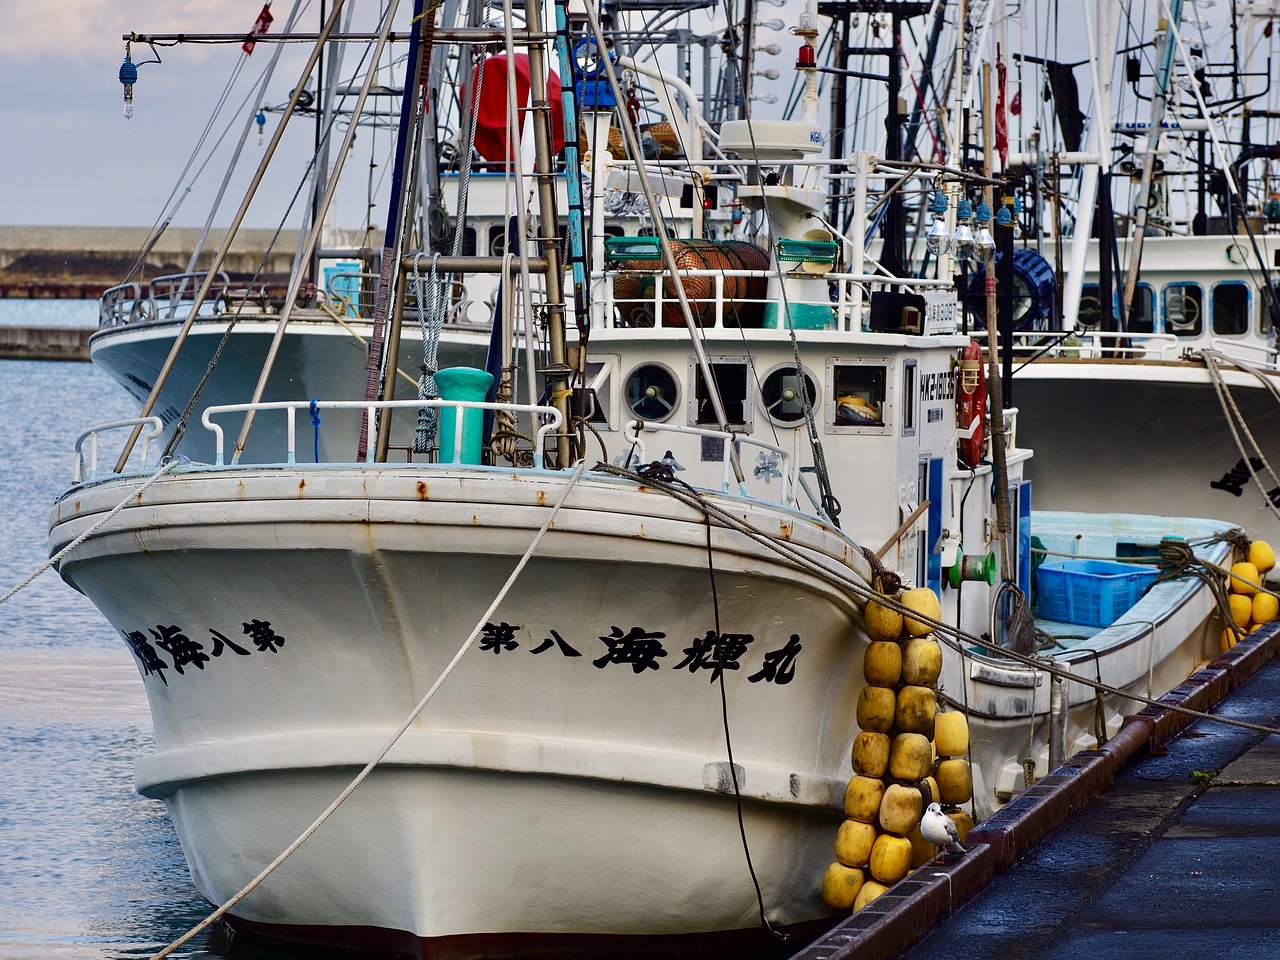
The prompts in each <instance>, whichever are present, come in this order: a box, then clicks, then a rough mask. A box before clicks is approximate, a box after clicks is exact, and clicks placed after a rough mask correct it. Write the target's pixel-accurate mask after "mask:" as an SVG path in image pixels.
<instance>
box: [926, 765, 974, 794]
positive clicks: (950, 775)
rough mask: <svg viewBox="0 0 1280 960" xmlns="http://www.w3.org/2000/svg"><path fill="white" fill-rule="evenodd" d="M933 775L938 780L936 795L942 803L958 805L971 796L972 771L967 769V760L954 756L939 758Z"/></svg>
mask: <svg viewBox="0 0 1280 960" xmlns="http://www.w3.org/2000/svg"><path fill="white" fill-rule="evenodd" d="M933 775H934V778H935V779H936V780H937V781H938V796H939V797H941V798H942V802H943V803H944V804H952V805H954V806H959V805H960V804H962V803H968V802H969V801H970V800H971V799H972V798H973V771H972V770H970V769H969V761H968V760H961V759H959V758H955V757H953V758H952V759H950V760H940V761H939V762H938V769H937V770H936V771H934V774H933Z"/></svg>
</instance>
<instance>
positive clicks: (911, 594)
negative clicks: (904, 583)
mask: <svg viewBox="0 0 1280 960" xmlns="http://www.w3.org/2000/svg"><path fill="white" fill-rule="evenodd" d="M898 599H899V600H900V601H901V602H902V605H903V606H904V607H906V608H907V609H908V610H913V611H914V612H916V613H918V614H921V615H922V616H926V617H930V618H932V619H934V620H941V619H942V604H941V603H939V602H938V595H937V594H936V593H934V592H933V591H932V590H930V589H929V588H928V587H916V588H915V589H913V590H907V591H905V592H904V593H903V594H902V596H900V597H898ZM902 625H903V626H904V627H905V628H906V631H907V633H909V634H911V635H912V636H913V637H923V636H924V635H925V634H929V633H932V632H933V624H931V623H925V622H924V621H923V620H916V619H914V618H912V617H904V618H903V624H902Z"/></svg>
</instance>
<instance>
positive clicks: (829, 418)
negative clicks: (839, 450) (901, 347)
mask: <svg viewBox="0 0 1280 960" xmlns="http://www.w3.org/2000/svg"><path fill="white" fill-rule="evenodd" d="M897 366H898V364H897V363H895V358H894V357H890V356H879V357H828V358H827V364H826V378H825V394H824V395H823V410H825V411H827V413H826V414H825V415H824V416H823V418H822V426H823V431H824V432H825V433H829V434H837V435H838V434H852V435H854V436H858V435H862V436H880V437H883V436H892V435H893V431H894V429H895V428H894V424H895V423H896V422H897V408H898V399H897V391H898V386H897V380H896V379H895V378H896V376H897V374H898V370H897ZM841 367H878V368H880V370H881V371H882V372H883V376H884V400H883V402H882V403H881V405H880V421H881V422H880V424H879V425H873V424H852V423H836V414H837V409H838V407H839V404H838V403H836V394H835V391H836V390H837V388H838V387H839V382H838V381H839V370H840V368H841Z"/></svg>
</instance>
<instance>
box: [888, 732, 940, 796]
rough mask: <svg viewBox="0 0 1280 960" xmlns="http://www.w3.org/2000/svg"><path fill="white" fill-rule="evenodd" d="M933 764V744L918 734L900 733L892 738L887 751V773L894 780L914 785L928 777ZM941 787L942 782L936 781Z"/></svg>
mask: <svg viewBox="0 0 1280 960" xmlns="http://www.w3.org/2000/svg"><path fill="white" fill-rule="evenodd" d="M932 763H933V744H932V743H930V742H929V738H928V737H926V736H924V735H923V734H919V733H900V734H898V735H897V736H896V737H894V738H893V744H892V747H891V748H890V751H889V773H890V774H891V775H892V776H893V779H895V780H906V781H908V782H911V783H914V782H916V781H917V780H923V779H924V778H925V777H927V776H928V775H929V767H930V766H931V765H932ZM938 786H939V787H941V786H942V781H941V780H939V781H938Z"/></svg>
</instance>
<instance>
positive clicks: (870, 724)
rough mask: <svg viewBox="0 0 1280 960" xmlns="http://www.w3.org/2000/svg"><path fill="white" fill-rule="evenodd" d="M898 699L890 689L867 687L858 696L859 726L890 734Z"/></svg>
mask: <svg viewBox="0 0 1280 960" xmlns="http://www.w3.org/2000/svg"><path fill="white" fill-rule="evenodd" d="M896 709H897V697H895V696H894V694H893V690H892V688H890V687H873V686H871V685H867V686H865V687H863V688H862V692H861V693H860V694H858V726H859V727H860V728H861V729H863V730H874V731H875V732H877V733H888V732H889V731H890V730H892V729H893V715H894V712H895V710H896Z"/></svg>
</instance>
